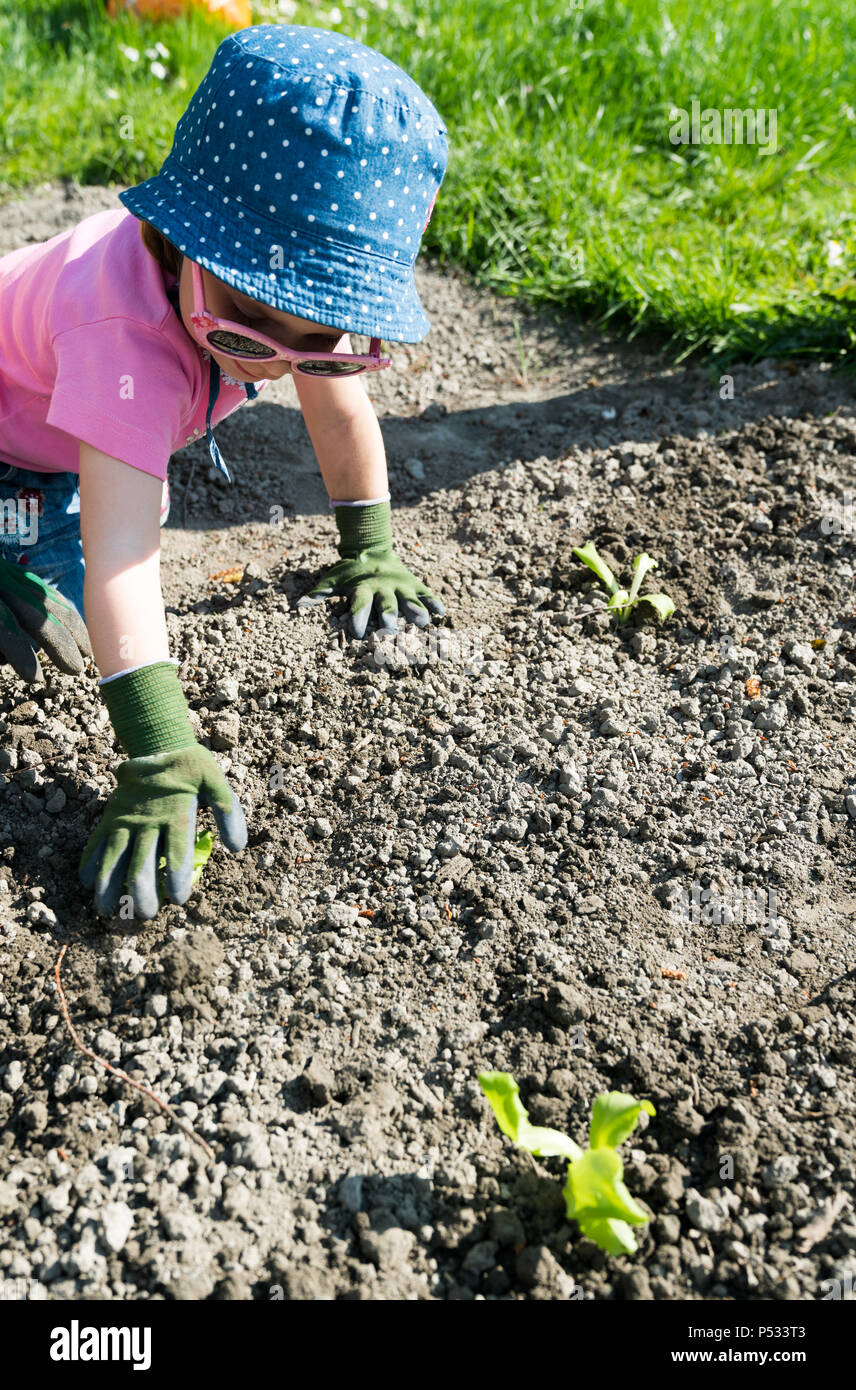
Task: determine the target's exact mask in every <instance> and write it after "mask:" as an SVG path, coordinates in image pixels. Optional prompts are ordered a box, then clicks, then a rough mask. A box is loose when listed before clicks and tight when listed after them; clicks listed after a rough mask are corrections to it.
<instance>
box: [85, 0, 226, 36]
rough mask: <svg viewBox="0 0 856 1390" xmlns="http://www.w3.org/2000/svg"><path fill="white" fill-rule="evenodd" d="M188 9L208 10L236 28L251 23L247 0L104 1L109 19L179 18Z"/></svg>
mask: <svg viewBox="0 0 856 1390" xmlns="http://www.w3.org/2000/svg"><path fill="white" fill-rule="evenodd" d="M190 9H197V10H207V11H208V13H209V14H210V15H213V16H214V17H215V18H216V19H222V20H224V21H225V23H227V24H231V25H233V26H234V28H236V29H246V27H247V26H248V25H250V24H252V22H253V16H252V13H251V10H250V0H107V13H108V15H109V16H110V18H111V19H115V18H116V17H117V15H120V14H134V15H138V16H139V18H140V19H178V17H179V15H182V14H186V13H187V11H188V10H190Z"/></svg>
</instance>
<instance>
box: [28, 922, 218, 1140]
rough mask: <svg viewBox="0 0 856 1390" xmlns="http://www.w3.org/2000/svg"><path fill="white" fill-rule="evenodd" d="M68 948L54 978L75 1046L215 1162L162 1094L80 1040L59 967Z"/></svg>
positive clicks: (63, 952)
mask: <svg viewBox="0 0 856 1390" xmlns="http://www.w3.org/2000/svg"><path fill="white" fill-rule="evenodd" d="M67 950H68V943H66V945H65V946H63V948H62V950H61V951H60V953H59V959H58V960H57V963H56V965H55V966H54V979H55V980H56V987H57V993H58V994H59V1003H60V1008H61V1009H62V1016H63V1018H64V1019H65V1021H66V1023H67V1025H68V1031H69V1033H70V1034H71V1036H72V1040H73V1042H74V1045H75V1047H76V1048H77V1049H78V1051H79V1052H82V1053H83V1055H84V1057H88V1058H89V1059H90V1061H92V1062H97V1063H98V1065H99V1066H100V1067H104V1068H105V1070H106V1071H109V1072H111V1073H112V1075H113V1076H118V1078H119V1080H120V1081H126V1082H127V1083H128V1085H129V1086H133V1087H134V1089H135V1090H137V1091H142V1093H143V1095H144V1096H148V1098H149V1100H153V1101H154V1103H155V1105H157V1106H159V1107H160V1109H161V1110H163V1112H164V1114H165V1115H168V1116H169V1118H170V1119H171V1120H172V1122H173V1124H175V1125H177V1126H178V1128H179V1129H180V1130H181V1131H182V1132H183V1133H184V1134H186V1135H187V1137H188V1139H192V1140H193V1142H194V1144H199V1146H200V1147H201V1148H203V1149H204V1150H205V1152H206V1153H207V1155H208V1157H209V1158H210V1159H211V1160H212V1162H213V1161H214V1159H215V1154H214V1150H213V1149H212V1148H211V1146H210V1144H206V1142H205V1140H204V1139H203V1138H202V1136H201V1135H200V1134H197V1133H196V1131H195V1130H193V1129H191V1128H190V1125H188V1124H186V1123H185V1121H184V1120H182V1119H181V1117H180V1116H178V1115H176V1113H175V1111H174V1110H173V1109H172V1106H170V1105H167V1103H166V1101H165V1100H161V1098H160V1096H156V1095H155V1093H154V1091H150V1090H149V1088H148V1086H141V1085H140V1083H139V1081H133V1080H132V1079H131V1077H130V1076H128V1073H127V1072H124V1071H120V1070H119V1069H118V1067H114V1066H111V1064H110V1063H109V1062H107V1061H105V1060H104V1058H103V1057H99V1056H98V1054H97V1053H95V1052H92V1051H91V1049H90V1048H88V1047H84V1045H83V1043H82V1042H81V1041H80V1038H79V1037H78V1036H77V1033H76V1032H75V1030H74V1024H73V1023H72V1021H71V1018H70V1017H69V1012H68V1004H67V1003H66V1001H65V992H64V991H63V987H62V982H61V980H60V978H59V968H60V966H61V965H62V960H63V956H64V955H65V953H66V951H67Z"/></svg>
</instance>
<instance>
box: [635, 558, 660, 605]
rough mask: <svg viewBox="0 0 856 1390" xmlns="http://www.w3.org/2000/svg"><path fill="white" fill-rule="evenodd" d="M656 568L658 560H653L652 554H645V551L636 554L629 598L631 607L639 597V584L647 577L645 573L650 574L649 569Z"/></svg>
mask: <svg viewBox="0 0 856 1390" xmlns="http://www.w3.org/2000/svg"><path fill="white" fill-rule="evenodd" d="M656 568H657V561H656V560H652V559H651V556H650V555H645V554H644V553H643V554H642V555H637V556H636V559H635V560H634V561H633V580H632V583H631V585H630V598H629V600H628V602H629V603H630V606H631V607H632V606H633V604H634V603H635V602H636V600H637V598H638V597H639V586H640V584H641V583H642V580H643V579H644V578H645V575H646V574H648V572H649V570H655V569H656Z"/></svg>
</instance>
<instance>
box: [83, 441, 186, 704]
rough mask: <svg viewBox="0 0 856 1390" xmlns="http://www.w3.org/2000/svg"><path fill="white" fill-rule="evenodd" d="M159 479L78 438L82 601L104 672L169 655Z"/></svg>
mask: <svg viewBox="0 0 856 1390" xmlns="http://www.w3.org/2000/svg"><path fill="white" fill-rule="evenodd" d="M162 486H163V485H162V483H161V480H160V478H156V477H155V476H154V475H153V474H151V473H144V472H143V471H142V470H141V469H139V468H131V467H130V466H129V465H128V464H127V463H122V462H121V461H120V460H119V459H114V458H110V457H109V456H108V455H107V454H102V453H101V452H100V451H99V450H98V449H93V448H92V447H91V446H90V445H88V444H81V446H80V534H81V538H82V540H83V558H84V560H85V561H86V570H85V574H84V579H83V602H84V606H85V608H86V626H87V627H88V629H89V636H90V640H91V642H92V650H93V653H94V656H95V663H96V665H97V666H98V669H99V671H100V672H101V675H102V676H112V675H115V673H116V672H117V671H124V670H126V669H129V668H130V667H132V666H140V665H142V664H143V663H144V662H150V661H163V660H165V659H166V658H168V657H169V640H168V637H167V631H166V617H165V614H164V607H163V598H162V596H161V586H160V498H161V489H162Z"/></svg>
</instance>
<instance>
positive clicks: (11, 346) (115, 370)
mask: <svg viewBox="0 0 856 1390" xmlns="http://www.w3.org/2000/svg"><path fill="white" fill-rule="evenodd" d="M174 283H175V277H174V276H171V275H169V274H168V272H166V271H164V270H162V268H161V267H160V266H159V265H158V263H157V261H156V260H155V259H154V257H153V256H151V255H150V254H149V252H148V251H147V250H146V248H145V246H144V245H143V243H142V240H141V238H140V224H139V220H138V219H137V218H136V217H134V216H133V215H132V214H131V213H130V212H128V211H127V209H126V208H122V207H120V208H116V209H115V211H113V210H110V211H107V212H96V213H95V214H94V215H93V216H92V217H87V218H85V219H84V220H83V221H82V222H80V223H78V225H77V226H76V227H72V228H71V229H70V230H68V231H65V232H60V233H59V234H58V235H57V236H55V237H51V238H50V240H49V241H42V242H39V243H38V244H37V245H34V246H23V247H21V248H20V249H19V250H17V251H12V252H10V253H9V254H8V255H7V256H3V257H2V258H0V463H11V464H14V465H15V466H16V467H19V468H32V469H36V470H38V471H42V472H46V473H48V472H72V473H76V472H77V471H78V467H79V455H78V440H83V441H84V443H86V444H91V445H92V446H93V447H94V448H96V449H100V450H101V452H102V453H105V454H109V455H111V456H112V457H113V458H118V459H122V460H123V462H125V463H128V464H130V465H131V467H132V468H140V469H142V471H143V472H144V473H152V474H154V476H155V477H157V478H165V477H166V473H167V465H168V463H169V459H170V455H171V454H173V453H175V451H176V450H177V449H182V448H184V446H185V445H186V444H190V443H192V442H193V440H194V439H197V438H199V437H200V436H202V437H203V438H204V436H205V415H206V411H207V409H208V389H209V357H208V353H207V352H206V351H205V349H204V348H202V347H200V346H199V344H198V343H196V342H195V341H194V339H193V338H191V336H190V334H189V333H188V332H187V329H186V328H185V327H184V325H183V324H182V323H181V321H180V319H179V317H178V315H177V314H176V312H175V310H174V309H173V307H172V305H171V303H170V301H169V299H168V298H167V294H166V289H167V285H169V284H174ZM268 384H269V383H268V382H267V381H266V380H265V381H258V382H255V383H254V385H255V387H256V390H257V391H261V389H262V388H263V387H265V386H267V385H268ZM246 399H247V395H246V392H245V390H244V387H243V384H242V383H240V382H238V381H236V380H235V378H234V377H231V376H229V375H227V374H226V373H225V372H221V374H220V390H219V393H218V396H217V401H216V404H215V406H214V409H213V411H212V413H211V423H212V425H217V424H218V423H219V421H220V420H222V419H223V418H224V417H225V416H226V415H231V413H232V411H233V410H237V408H238V407H239V406H241V405H243V404H244V402H245V401H246Z"/></svg>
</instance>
